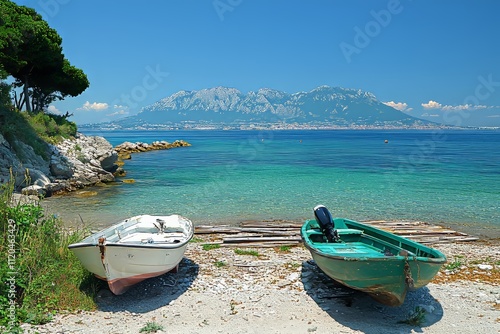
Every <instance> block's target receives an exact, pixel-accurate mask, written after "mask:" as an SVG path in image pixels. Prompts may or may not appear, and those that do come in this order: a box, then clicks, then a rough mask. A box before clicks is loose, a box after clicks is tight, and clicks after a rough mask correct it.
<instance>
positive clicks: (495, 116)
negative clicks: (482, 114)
mask: <svg viewBox="0 0 500 334" xmlns="http://www.w3.org/2000/svg"><path fill="white" fill-rule="evenodd" d="M486 117H491V118H500V115H490V116H486Z"/></svg>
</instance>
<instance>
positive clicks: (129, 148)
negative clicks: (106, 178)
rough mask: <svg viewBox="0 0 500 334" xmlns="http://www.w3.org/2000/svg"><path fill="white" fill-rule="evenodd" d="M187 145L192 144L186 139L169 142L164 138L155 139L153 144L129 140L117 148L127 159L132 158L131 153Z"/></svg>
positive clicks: (122, 157)
mask: <svg viewBox="0 0 500 334" xmlns="http://www.w3.org/2000/svg"><path fill="white" fill-rule="evenodd" d="M185 146H191V144H190V143H188V142H186V141H184V140H176V141H174V142H173V143H169V142H167V141H164V140H162V141H154V142H152V143H151V144H148V143H143V142H137V143H131V142H129V141H126V142H124V143H121V144H120V145H117V146H115V150H116V152H117V153H118V156H119V157H120V159H125V160H126V159H130V154H131V153H137V152H147V151H153V150H168V149H171V148H175V147H185Z"/></svg>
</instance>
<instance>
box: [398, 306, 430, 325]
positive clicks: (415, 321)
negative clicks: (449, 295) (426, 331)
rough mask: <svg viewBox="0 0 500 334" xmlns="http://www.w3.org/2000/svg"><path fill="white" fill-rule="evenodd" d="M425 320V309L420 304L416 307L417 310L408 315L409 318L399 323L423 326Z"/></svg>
mask: <svg viewBox="0 0 500 334" xmlns="http://www.w3.org/2000/svg"><path fill="white" fill-rule="evenodd" d="M424 321H425V309H423V308H422V307H420V306H417V307H415V310H414V311H413V312H411V313H410V314H409V315H408V318H407V319H405V320H402V321H400V322H399V323H402V324H408V325H412V326H421V325H422V324H423V323H424Z"/></svg>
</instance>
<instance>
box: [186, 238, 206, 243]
mask: <svg viewBox="0 0 500 334" xmlns="http://www.w3.org/2000/svg"><path fill="white" fill-rule="evenodd" d="M203 241H204V240H203V239H202V238H199V237H193V238H191V240H189V242H194V243H202V242H203Z"/></svg>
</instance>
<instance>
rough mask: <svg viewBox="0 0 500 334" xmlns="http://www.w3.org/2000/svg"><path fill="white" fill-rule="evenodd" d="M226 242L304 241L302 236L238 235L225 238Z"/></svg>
mask: <svg viewBox="0 0 500 334" xmlns="http://www.w3.org/2000/svg"><path fill="white" fill-rule="evenodd" d="M223 241H224V242H227V243H234V242H242V241H246V242H263V241H264V242H265V241H271V242H272V241H299V242H300V241H302V238H289V237H261V238H251V237H237V238H234V237H232V238H224V239H223Z"/></svg>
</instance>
